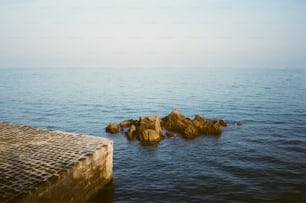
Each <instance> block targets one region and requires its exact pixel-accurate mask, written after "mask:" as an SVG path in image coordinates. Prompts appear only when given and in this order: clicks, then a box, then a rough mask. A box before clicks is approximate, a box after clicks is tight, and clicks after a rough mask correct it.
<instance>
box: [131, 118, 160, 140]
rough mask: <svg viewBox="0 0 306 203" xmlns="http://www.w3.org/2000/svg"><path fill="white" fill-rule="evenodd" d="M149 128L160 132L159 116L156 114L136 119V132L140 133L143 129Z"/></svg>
mask: <svg viewBox="0 0 306 203" xmlns="http://www.w3.org/2000/svg"><path fill="white" fill-rule="evenodd" d="M147 129H151V130H155V131H156V132H157V133H158V134H160V135H161V134H162V127H161V124H160V118H159V117H157V116H150V117H147V118H143V117H141V119H140V120H139V121H138V126H137V134H138V135H140V134H141V133H142V132H143V131H145V130H147Z"/></svg>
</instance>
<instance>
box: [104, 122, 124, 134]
mask: <svg viewBox="0 0 306 203" xmlns="http://www.w3.org/2000/svg"><path fill="white" fill-rule="evenodd" d="M119 130H120V127H119V124H118V123H110V124H108V126H107V127H106V128H105V131H106V132H108V133H111V134H117V133H119Z"/></svg>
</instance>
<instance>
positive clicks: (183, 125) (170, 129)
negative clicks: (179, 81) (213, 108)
mask: <svg viewBox="0 0 306 203" xmlns="http://www.w3.org/2000/svg"><path fill="white" fill-rule="evenodd" d="M226 126H227V123H226V122H225V121H224V120H206V119H205V118H204V117H201V116H200V115H195V117H194V119H193V120H191V119H190V118H187V117H185V116H184V115H182V114H180V112H179V111H177V110H176V109H175V110H173V111H172V112H171V113H170V114H169V115H167V116H166V117H164V118H159V117H158V116H149V117H139V120H132V119H131V120H125V121H122V122H121V123H119V124H118V123H110V124H109V125H108V126H107V127H106V128H105V130H106V132H109V133H111V134H117V133H119V132H120V131H124V129H126V128H128V130H127V131H126V132H125V134H126V136H127V138H128V139H135V138H136V139H138V140H140V141H142V142H158V141H160V140H161V139H162V138H164V137H165V135H166V136H167V137H172V136H174V133H178V134H180V135H182V136H183V137H184V138H194V137H196V136H198V135H220V134H221V133H222V127H226Z"/></svg>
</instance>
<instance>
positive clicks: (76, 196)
mask: <svg viewBox="0 0 306 203" xmlns="http://www.w3.org/2000/svg"><path fill="white" fill-rule="evenodd" d="M112 172H113V141H111V140H109V139H106V138H101V137H96V136H90V135H80V134H75V133H67V132H62V131H52V130H48V129H41V128H34V127H29V126H25V125H19V124H12V123H0V202H86V201H87V200H88V199H89V198H90V197H91V196H92V195H93V194H94V193H96V192H97V191H98V190H100V189H101V188H102V187H103V186H104V185H106V184H107V183H109V182H110V181H111V180H112Z"/></svg>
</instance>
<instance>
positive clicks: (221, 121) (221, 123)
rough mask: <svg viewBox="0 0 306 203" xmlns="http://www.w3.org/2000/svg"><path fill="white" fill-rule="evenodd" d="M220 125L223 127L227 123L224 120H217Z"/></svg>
mask: <svg viewBox="0 0 306 203" xmlns="http://www.w3.org/2000/svg"><path fill="white" fill-rule="evenodd" d="M219 123H220V125H222V126H223V127H226V126H227V123H226V122H225V121H224V120H219Z"/></svg>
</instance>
